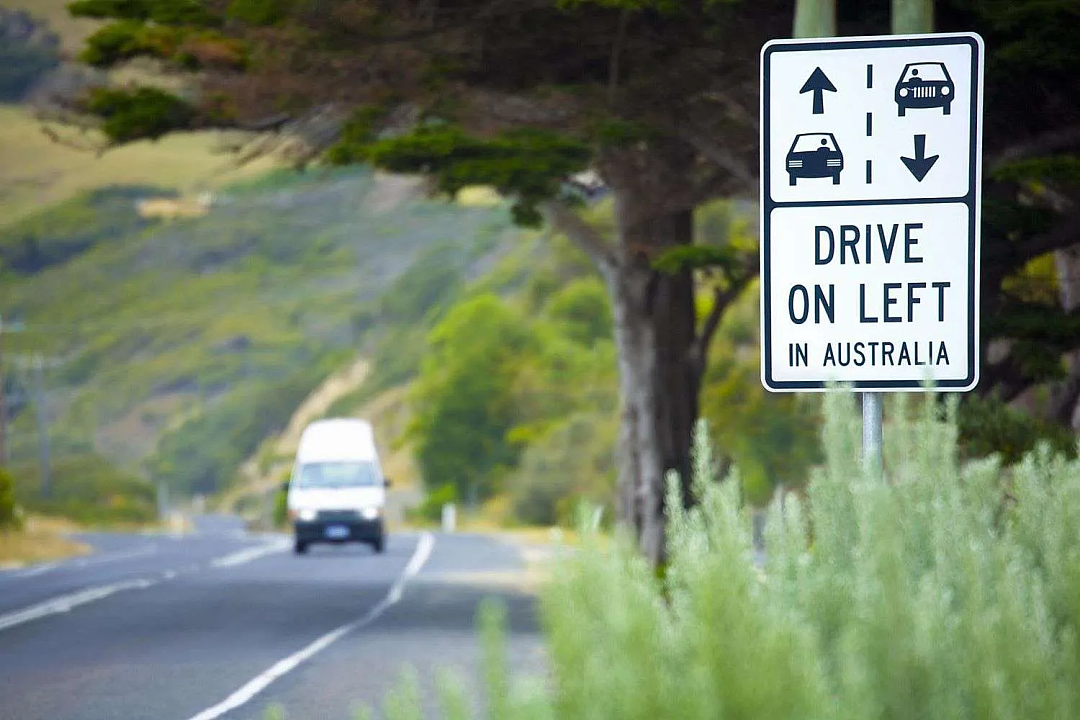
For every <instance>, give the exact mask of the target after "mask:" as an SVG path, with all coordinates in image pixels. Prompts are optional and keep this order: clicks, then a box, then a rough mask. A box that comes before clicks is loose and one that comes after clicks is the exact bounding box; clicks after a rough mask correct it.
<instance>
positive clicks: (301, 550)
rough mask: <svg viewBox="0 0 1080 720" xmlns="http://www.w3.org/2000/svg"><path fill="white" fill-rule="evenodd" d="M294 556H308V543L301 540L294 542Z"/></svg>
mask: <svg viewBox="0 0 1080 720" xmlns="http://www.w3.org/2000/svg"><path fill="white" fill-rule="evenodd" d="M293 554H295V555H306V554H307V543H306V542H303V541H301V540H297V541H296V542H294V543H293Z"/></svg>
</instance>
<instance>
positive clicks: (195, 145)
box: [0, 0, 276, 225]
mask: <svg viewBox="0 0 1080 720" xmlns="http://www.w3.org/2000/svg"><path fill="white" fill-rule="evenodd" d="M31 1H34V0H31ZM218 142H219V135H218V134H217V133H215V132H197V133H178V134H176V135H171V136H169V137H167V138H164V139H162V140H160V141H158V142H156V143H152V142H138V143H133V144H131V145H127V146H124V147H121V148H117V149H115V150H111V151H109V152H107V153H105V154H104V155H102V156H101V157H97V156H96V155H95V154H93V153H90V152H83V151H80V150H76V149H73V148H69V147H66V146H63V145H59V144H57V143H55V142H53V141H52V140H51V139H49V138H48V137H47V136H46V135H44V134H43V133H42V131H41V125H40V123H39V122H38V121H37V120H35V119H34V118H33V116H32V115H31V114H30V112H29V110H28V109H27V108H25V107H21V106H16V105H0V154H2V155H3V162H2V163H0V225H3V224H7V223H9V222H13V221H15V220H19V219H21V218H23V217H26V216H27V215H29V214H31V213H33V212H35V211H38V210H40V209H41V208H42V207H45V206H48V205H50V204H53V203H57V202H60V201H62V200H66V199H68V198H71V197H73V196H75V195H76V194H77V193H79V192H81V191H85V190H92V189H95V188H100V187H104V186H107V185H142V184H153V185H157V186H164V187H168V188H172V189H175V190H177V191H180V192H181V193H195V192H199V191H202V190H204V189H215V188H220V187H222V186H224V185H227V184H228V183H231V182H235V181H237V180H241V179H245V178H252V177H257V176H259V175H261V174H264V173H265V172H267V171H268V170H270V169H273V168H274V167H276V165H275V164H274V162H273V161H271V160H260V161H257V162H253V163H251V164H250V165H248V166H246V167H244V168H241V169H239V170H231V171H225V169H226V168H228V163H229V157H228V156H226V155H221V154H218V153H216V152H215V148H216V147H217V143H218ZM219 171H221V172H220V173H219Z"/></svg>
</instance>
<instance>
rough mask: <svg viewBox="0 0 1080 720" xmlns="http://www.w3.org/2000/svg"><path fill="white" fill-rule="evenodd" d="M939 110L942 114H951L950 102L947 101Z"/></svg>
mask: <svg viewBox="0 0 1080 720" xmlns="http://www.w3.org/2000/svg"><path fill="white" fill-rule="evenodd" d="M941 110H942V114H944V115H951V114H952V103H949V104H948V105H946V106H945V107H943V108H941Z"/></svg>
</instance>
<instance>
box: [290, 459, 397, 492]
mask: <svg viewBox="0 0 1080 720" xmlns="http://www.w3.org/2000/svg"><path fill="white" fill-rule="evenodd" d="M293 484H294V485H295V486H296V487H302V488H344V487H376V486H378V485H379V472H378V470H377V469H376V467H375V464H374V463H371V462H313V463H305V464H304V465H301V466H300V467H299V468H298V469H297V472H296V477H295V478H294V479H293Z"/></svg>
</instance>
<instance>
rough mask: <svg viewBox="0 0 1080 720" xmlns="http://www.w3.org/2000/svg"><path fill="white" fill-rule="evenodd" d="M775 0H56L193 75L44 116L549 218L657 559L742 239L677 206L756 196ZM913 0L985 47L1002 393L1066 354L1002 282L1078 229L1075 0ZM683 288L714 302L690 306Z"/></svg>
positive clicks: (739, 268)
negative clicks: (596, 186)
mask: <svg viewBox="0 0 1080 720" xmlns="http://www.w3.org/2000/svg"><path fill="white" fill-rule="evenodd" d="M795 4H796V3H795V2H794V0H787V1H784V0H754V1H753V2H750V1H748V0H78V1H77V2H75V3H73V4H72V5H71V10H72V12H73V13H75V14H77V15H81V16H89V17H98V18H109V19H111V22H110V23H108V24H106V25H105V26H104V27H103V28H102V29H101V30H100V31H98V32H97V33H96V34H95V35H93V36H92V37H91V38H90V39H89V41H88V44H87V48H86V52H85V56H84V59H85V61H86V62H89V63H91V64H94V65H97V66H100V67H108V66H111V65H114V64H116V63H121V62H125V61H126V60H128V59H130V58H132V57H135V56H152V57H156V58H158V59H160V60H161V61H162V62H163V63H164V64H165V66H167V67H169V68H172V69H174V70H178V71H184V72H188V73H192V74H191V75H190V77H191V78H192V80H193V82H192V83H191V85H190V86H189V89H188V90H187V91H186V92H184V93H181V94H177V95H174V94H170V93H168V92H164V91H162V90H157V89H152V88H109V87H98V88H92V89H90V90H89V91H87V92H85V93H83V94H81V95H80V96H79V97H76V98H73V99H70V100H69V101H61V102H57V103H56V105H55V107H54V110H56V111H58V112H59V113H61V115H64V114H66V113H70V112H74V113H76V114H77V115H79V116H85V115H87V114H89V115H93V116H96V117H98V118H100V120H101V121H102V123H103V124H102V129H103V131H104V132H105V134H106V135H107V136H108V137H109V138H110V140H111V141H112V142H126V141H130V140H133V139H137V138H145V137H150V138H154V137H159V136H161V135H163V134H165V133H168V132H170V131H172V130H176V129H181V128H191V127H240V128H248V129H252V130H257V131H264V132H263V134H261V135H260V136H259V137H258V139H256V140H255V141H254V142H252V143H251V144H249V145H247V146H246V147H244V148H242V149H241V152H240V157H241V159H242V158H244V157H250V156H254V155H257V154H261V153H265V152H267V151H269V150H270V149H273V148H278V149H282V150H283V151H286V152H288V153H289V154H290V156H291V157H293V158H294V159H295V161H296V162H297V163H299V164H304V163H306V162H309V161H311V160H313V159H315V158H320V157H321V158H326V159H328V160H330V161H331V162H336V163H351V162H367V163H371V164H373V165H376V166H378V167H382V168H385V169H388V170H392V171H399V172H413V173H424V174H426V175H428V176H429V177H430V178H431V179H432V182H433V183H434V186H435V187H436V188H438V189H439V190H442V191H446V192H453V191H455V190H457V189H459V188H461V187H463V186H466V185H471V184H485V185H490V186H494V187H496V188H497V189H498V190H500V191H501V192H503V193H504V194H505V195H507V196H508V197H511V198H513V200H514V213H515V216H516V218H517V219H518V220H519V221H520V222H522V223H527V224H535V223H538V222H540V221H541V220H543V219H546V220H547V221H548V222H550V223H553V224H554V225H556V226H557V227H558V228H559V229H560V230H561V231H563V232H564V233H566V234H567V235H568V236H569V237H570V238H572V239H573V240H574V241H575V242H576V243H577V244H578V245H579V246H580V247H581V248H583V249H584V250H585V251H586V252H587V253H588V254H589V255H590V257H591V258H592V260H593V261H594V263H595V264H596V266H597V268H598V270H599V272H600V273H601V275H602V276H603V278H604V280H605V283H606V285H607V291H608V293H609V296H610V298H611V307H612V311H613V318H614V334H615V341H616V345H617V347H618V351H619V371H620V383H621V385H620V389H621V395H622V411H621V429H620V466H619V469H618V487H619V503H618V507H619V514H620V516H621V517H622V519H623V520H624V521H625V522H626V523H627V524H628V525H629V526H631V527H632V528H633V529H634V531H635V532H636V534H637V536H638V538H639V540H640V543H641V546H642V548H643V550H644V551H645V553H646V555H647V556H648V557H649V558H650V559H652V560H654V561H656V560H660V559H662V556H663V528H664V511H663V505H662V499H663V489H662V488H663V477H664V474H665V472H666V471H667V470H669V469H675V470H679V471H680V472H681V473H682V476H683V477H684V478H688V477H689V472H688V468H689V449H690V435H691V428H692V426H693V420H694V419H695V418H696V417H697V415H698V395H699V390H700V386H701V377H702V373H703V369H704V367H705V364H704V361H705V355H706V352H707V349H708V346H709V342H710V339H711V337H712V334H713V333H714V332H715V329H716V327H717V326H718V324H719V320H720V318H721V316H722V314H723V313H724V311H725V309H726V308H727V307H728V305H729V304H730V303H731V301H732V299H733V298H734V297H736V296H737V295H738V293H739V292H740V291H741V290H742V289H743V288H744V287H745V286H746V283H748V282H749V281H750V280H751V279H752V277H753V275H754V274H755V272H756V268H757V257H756V252H754V251H753V249H752V248H751V249H749V250H747V249H745V248H739V247H734V246H716V245H700V244H695V237H694V233H693V212H694V209H695V207H697V205H698V204H699V203H701V202H702V201H703V200H705V199H708V198H710V197H713V196H716V195H723V194H728V195H735V194H744V195H747V196H753V195H755V194H756V176H757V172H756V170H757V163H758V161H757V133H758V118H757V114H758V111H757V108H758V83H757V71H758V54H759V51H760V48H761V46H762V44H763V43H764V42H766V41H767V40H769V39H771V38H775V37H786V36H789V35H791V33H792V27H793V21H794V17H795ZM799 4H800V6H801V5H802V3H799ZM816 4H818V5H822V4H823V3H822V2H820V0H819V1H818V2H817V3H816ZM823 5H824V6H825V9H827V10H828V11H829V12H828V13H825V15H829V14H830V13H831V14H833V15H834V16H835V18H836V22H837V32H838V34H842V35H852V34H874V33H887V32H889V30H890V3H889V1H888V0H867V1H866V2H855V0H850V1H846V2H838V3H829V2H825V3H824V4H823ZM935 10H936V11H937V23H938V27H937V28H936V29H937V30H939V31H945V30H952V29H963V30H977V31H979V32H981V33H982V34H983V35H984V37H985V38H986V39H987V47H988V49H989V51H990V62H989V63H988V72H987V75H988V97H987V100H986V107H987V111H988V113H989V114H990V119H989V121H988V123H987V129H986V147H987V151H988V156H987V168H988V173H987V175H988V178H987V185H986V196H987V200H986V211H985V215H986V223H987V227H986V228H985V230H984V238H985V247H984V251H983V252H984V258H985V259H986V266H985V267H984V271H983V281H984V283H985V290H986V292H985V293H984V297H986V298H987V310H988V315H987V322H986V323H985V327H986V329H987V331H988V332H987V335H988V336H991V335H992V336H996V337H1001V338H1008V342H1007V343H1004V344H1002V347H1003V348H1004V349H1002V350H1001V351H1000V352H999V353H998V354H999V355H1000V357H997V356H995V357H993V358H992V360H991V362H990V364H989V366H988V369H987V371H986V372H985V373H984V375H985V377H986V382H985V385H984V387H986V388H990V389H994V390H995V391H996V392H1001V393H1002V394H1004V395H1006V396H1008V395H1009V393H1015V392H1016V391H1015V390H1014V388H1015V387H1017V386H1023V385H1024V384H1025V383H1027V384H1030V383H1031V382H1033V381H1036V380H1037V379H1038V378H1045V377H1046V376H1047V374H1048V373H1051V372H1052V371H1056V367H1057V366H1056V365H1055V358H1056V361H1057V365H1060V360H1061V356H1062V353H1063V352H1066V351H1068V350H1071V349H1072V347H1073V344H1074V341H1073V337H1074V336H1075V332H1073V326H1074V324H1075V320H1074V319H1073V314H1072V312H1071V310H1070V311H1067V312H1064V311H1063V312H1059V311H1061V307H1060V304H1057V305H1047V306H1037V303H1035V304H1033V301H1031V300H1030V299H1025V298H1023V297H1019V296H1017V295H1016V293H1012V294H1009V293H1006V292H1004V291H1002V290H1001V288H1002V287H1004V285H1003V283H1004V284H1007V283H1006V280H1007V279H1008V278H1010V277H1014V276H1016V275H1017V271H1018V269H1019V268H1023V267H1024V265H1025V263H1026V262H1027V260H1029V259H1032V258H1036V257H1038V256H1040V255H1043V254H1045V253H1047V252H1052V251H1054V250H1057V249H1060V248H1065V247H1069V246H1071V245H1073V244H1074V243H1075V239H1076V232H1075V231H1076V229H1077V217H1078V216H1077V214H1076V213H1077V210H1076V207H1075V203H1074V202H1073V200H1074V198H1075V193H1074V192H1073V188H1075V179H1076V169H1077V163H1076V156H1075V154H1069V153H1074V152H1075V149H1076V145H1077V140H1078V135H1080V133H1078V132H1077V129H1076V127H1075V126H1074V125H1072V123H1075V122H1076V109H1077V102H1078V98H1080V92H1077V90H1078V88H1077V82H1078V78H1080V72H1078V70H1080V66H1078V61H1077V54H1078V50H1077V48H1078V46H1077V44H1076V43H1075V42H1074V41H1073V40H1072V38H1071V37H1070V29H1071V28H1075V27H1077V24H1078V23H1077V20H1078V17H1077V4H1076V2H1075V0H941V1H940V2H938V3H936V6H935ZM805 17H806V16H804V17H803V20H804V21H805ZM822 17H824V15H822ZM811 19H812V18H811ZM828 19H829V20H830V21H831V17H830V18H828ZM586 169H591V170H594V171H595V172H596V173H598V175H599V177H600V179H601V180H602V182H603V183H604V184H605V185H606V186H607V187H608V188H610V190H611V191H612V193H613V195H614V199H615V217H614V227H613V228H612V229H611V230H610V232H602V231H600V230H598V229H597V228H595V227H593V226H590V225H588V224H586V223H584V222H582V220H581V219H580V217H579V216H578V215H577V214H575V213H574V212H573V205H574V204H575V202H578V201H579V199H580V196H579V195H578V194H575V193H574V192H573V191H572V189H573V185H572V184H568V183H567V182H566V181H567V179H568V178H569V177H571V176H574V175H575V174H576V173H578V172H580V171H583V170H586ZM704 268H708V269H709V270H710V275H708V276H707V277H705V278H704V279H703V277H702V275H703V273H701V272H700V271H701V270H702V269H704ZM703 287H704V288H706V289H707V290H708V291H709V292H711V293H713V295H714V298H713V302H712V303H711V307H712V312H711V313H710V314H709V316H708V317H707V318H705V319H704V321H703V322H698V321H697V318H696V317H695V312H694V308H695V297H694V296H695V292H696V291H698V290H701V289H702V288H703ZM1051 318H1052V321H1051ZM1077 365H1080V363H1077ZM1078 374H1080V371H1078ZM1076 388H1077V394H1080V382H1077V383H1076ZM1073 404H1074V405H1075V398H1073Z"/></svg>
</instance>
